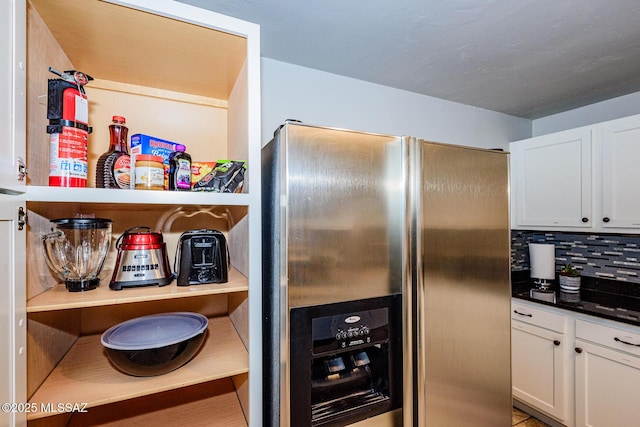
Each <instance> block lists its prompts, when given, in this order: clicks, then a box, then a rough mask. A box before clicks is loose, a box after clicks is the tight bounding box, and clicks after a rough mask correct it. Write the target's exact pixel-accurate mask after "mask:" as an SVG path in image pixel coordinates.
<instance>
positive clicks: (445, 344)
mask: <svg viewBox="0 0 640 427" xmlns="http://www.w3.org/2000/svg"><path fill="white" fill-rule="evenodd" d="M412 150H415V151H413V152H412V153H411V154H410V155H411V158H412V164H411V169H412V172H411V174H412V176H413V178H414V181H413V183H412V185H413V187H412V196H411V205H412V211H413V216H412V218H413V222H414V225H415V228H414V230H416V231H417V232H414V234H413V242H412V251H413V253H414V255H415V257H414V258H413V262H414V267H415V270H414V271H415V273H414V276H413V277H412V281H413V293H412V299H413V303H412V305H413V307H414V310H415V311H416V312H417V316H413V317H414V319H415V320H414V324H413V325H412V326H413V327H414V328H415V330H414V332H415V339H414V342H413V345H414V355H415V356H414V357H415V358H416V360H414V363H413V368H414V369H415V370H416V372H415V378H416V383H415V388H416V392H417V396H416V399H414V401H413V404H414V405H416V407H415V408H413V411H414V414H416V413H417V417H416V418H414V420H413V425H415V426H421V427H425V426H426V427H441V426H459V425H467V424H468V423H469V422H470V421H469V420H473V421H472V422H473V425H474V426H478V427H496V426H505V427H506V426H510V425H511V405H512V403H511V363H510V279H509V277H510V276H509V275H510V267H509V257H510V239H509V235H510V231H509V210H508V206H509V203H508V178H507V177H508V155H507V154H506V153H501V152H496V151H491V150H480V149H473V148H465V147H458V146H451V145H442V144H435V143H429V142H424V141H416V144H415V145H413V146H412ZM406 410H407V408H405V411H406Z"/></svg>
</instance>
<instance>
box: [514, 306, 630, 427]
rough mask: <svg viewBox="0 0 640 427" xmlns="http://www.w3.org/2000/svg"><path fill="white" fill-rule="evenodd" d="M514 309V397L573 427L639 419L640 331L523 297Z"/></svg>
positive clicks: (625, 423)
mask: <svg viewBox="0 0 640 427" xmlns="http://www.w3.org/2000/svg"><path fill="white" fill-rule="evenodd" d="M512 309H513V310H512V344H511V346H512V370H513V371H512V382H513V397H514V398H515V399H517V400H519V401H521V402H522V403H524V404H526V405H528V406H529V407H531V408H533V409H535V410H537V411H540V412H541V413H543V414H546V415H549V416H550V417H551V418H553V419H555V420H557V421H559V422H561V423H562V424H563V425H565V426H569V427H572V426H574V425H575V426H579V427H586V426H589V427H605V426H606V427H609V426H623V425H631V424H633V423H631V424H630V420H638V419H640V407H639V406H638V396H640V327H637V326H633V325H629V324H626V323H621V322H616V321H612V320H607V319H602V318H598V317H594V316H589V315H586V314H582V313H576V312H573V311H567V310H562V309H557V308H554V307H549V306H545V305H541V304H536V303H533V302H529V301H523V300H520V299H513V300H512ZM516 312H517V313H516ZM563 326H564V329H562V327H563ZM561 329H562V331H563V334H561V333H560V330H561ZM556 340H557V341H561V342H560V344H559V345H558V346H554V345H553V341H556ZM552 348H553V349H552ZM557 353H562V355H561V356H560V355H558V354H557ZM558 399H559V400H558ZM562 406H564V409H563V410H560V407H562Z"/></svg>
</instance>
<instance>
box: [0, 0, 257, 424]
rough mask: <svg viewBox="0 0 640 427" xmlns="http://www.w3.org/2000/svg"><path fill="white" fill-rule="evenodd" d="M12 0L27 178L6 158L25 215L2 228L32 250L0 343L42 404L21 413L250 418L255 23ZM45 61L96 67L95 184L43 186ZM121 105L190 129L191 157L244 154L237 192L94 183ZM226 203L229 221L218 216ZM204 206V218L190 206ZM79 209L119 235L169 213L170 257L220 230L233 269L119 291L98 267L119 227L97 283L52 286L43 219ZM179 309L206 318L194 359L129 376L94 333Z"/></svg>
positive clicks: (25, 252) (65, 417)
mask: <svg viewBox="0 0 640 427" xmlns="http://www.w3.org/2000/svg"><path fill="white" fill-rule="evenodd" d="M14 4H15V9H16V11H15V12H16V16H15V17H14V18H13V21H12V22H13V27H12V28H11V31H12V34H11V35H12V39H15V40H16V43H15V45H12V47H11V48H9V50H5V51H11V52H14V53H15V56H14V57H12V62H15V64H13V65H14V67H13V69H15V70H23V71H24V75H23V76H22V77H21V78H22V79H21V78H17V79H12V80H11V81H12V82H13V84H14V86H15V88H14V90H15V93H16V94H18V95H16V99H15V101H14V104H15V105H13V107H12V109H13V110H14V111H22V110H25V111H26V117H24V116H22V115H17V116H16V117H17V118H16V119H15V123H14V122H13V121H12V126H13V128H12V133H11V134H12V135H15V136H14V137H13V139H12V140H10V141H0V148H3V150H4V151H5V152H7V153H17V154H16V155H17V156H18V157H21V158H22V160H24V161H25V163H26V167H27V170H28V175H27V179H26V181H19V180H17V178H15V177H16V175H17V174H15V173H13V172H11V173H7V171H6V170H4V169H2V170H0V192H2V193H6V194H11V196H7V197H11V199H12V200H11V202H10V203H11V204H16V203H18V204H19V205H20V206H21V208H23V209H24V211H25V212H26V214H27V215H26V218H27V220H26V221H27V222H26V226H24V224H23V228H21V229H20V230H17V229H16V230H10V232H7V228H6V227H5V228H3V229H2V230H0V231H4V232H5V233H6V234H7V235H4V234H3V235H2V236H0V237H2V238H3V239H5V240H6V241H16V242H18V243H17V244H15V245H14V249H15V251H13V252H15V253H16V254H17V256H18V257H21V258H25V259H26V263H23V264H20V263H16V265H17V266H18V267H17V269H21V270H22V272H21V273H20V274H18V275H16V277H17V278H18V279H17V281H16V289H17V291H16V292H15V295H16V300H18V299H20V300H21V301H18V302H19V304H16V305H17V308H16V310H15V311H16V312H17V313H18V314H17V316H16V319H15V322H14V323H15V325H16V327H15V330H14V331H13V332H12V333H13V334H14V335H15V336H16V337H17V338H16V340H15V341H14V342H13V344H12V346H15V348H12V349H10V351H8V352H7V354H9V356H5V355H4V354H3V355H2V356H3V358H6V357H8V358H9V359H10V360H11V363H12V364H13V365H11V366H13V367H14V372H15V373H16V385H15V386H14V391H15V395H16V396H17V398H16V400H17V402H16V403H19V402H27V401H28V402H31V403H35V404H37V405H38V409H39V410H38V411H36V412H32V413H29V414H28V415H26V416H25V414H19V415H18V416H17V417H16V419H15V422H16V423H17V424H21V423H22V422H23V421H27V422H28V424H29V425H30V426H34V427H38V426H44V425H46V426H54V427H55V426H66V425H71V426H73V425H83V426H97V425H105V426H107V425H114V426H115V425H153V424H156V425H163V426H166V425H176V426H178V425H180V426H183V425H189V426H197V425H203V426H205V425H206V426H211V425H213V426H216V425H219V426H246V425H247V424H248V422H249V421H248V420H249V418H250V413H253V415H251V416H253V417H256V419H258V418H259V416H260V408H261V404H260V399H259V396H260V392H259V390H260V382H261V374H260V372H259V369H256V368H259V366H260V363H261V348H260V331H261V315H260V307H261V304H260V300H261V274H262V271H261V265H260V263H261V245H260V223H261V211H260V210H261V205H260V184H261V182H260V163H261V162H260V145H261V144H260V98H259V93H260V87H259V82H260V74H259V68H260V65H259V63H260V51H259V47H260V40H259V37H260V36H259V27H258V26H257V25H255V24H251V23H247V22H244V21H240V20H237V19H235V18H230V17H227V16H223V15H219V14H216V13H213V12H210V11H207V10H203V9H199V8H197V7H193V6H189V5H186V4H184V3H180V2H175V1H171V0H161V1H155V0H104V1H103V0H16V1H15V3H14ZM3 10H5V9H3ZM2 43H9V42H5V41H4V40H3V41H2ZM21 50H22V51H21ZM25 64H26V67H25ZM49 66H51V67H53V68H55V69H58V70H71V69H75V70H80V71H83V72H85V73H87V74H89V75H91V76H92V77H93V78H94V79H95V80H94V81H93V82H91V84H89V85H87V87H86V91H87V95H88V98H89V122H90V126H92V127H93V133H91V134H90V135H89V141H88V146H89V151H88V168H89V171H88V180H87V181H88V186H87V188H60V187H49V186H48V185H47V184H48V165H49V163H48V162H49V160H48V153H49V138H48V135H47V134H46V125H47V124H48V120H47V118H46V110H47V102H46V94H47V80H48V79H50V78H55V76H54V75H53V74H51V73H49V72H48V67H49ZM21 97H22V98H21ZM113 115H123V116H125V117H126V118H127V125H128V127H129V135H133V134H135V133H144V134H148V135H153V136H156V137H159V138H162V139H167V140H172V141H176V142H179V143H183V144H184V145H186V146H187V151H188V152H189V154H191V156H192V158H193V160H194V161H217V160H221V159H232V160H245V161H246V162H247V165H248V173H247V175H246V176H245V182H244V188H243V190H242V193H237V194H219V193H217V194H216V193H200V192H169V191H164V192H163V191H143V190H105V189H97V188H91V187H93V185H94V184H93V177H94V176H95V169H94V168H95V163H96V161H97V158H98V157H99V155H100V154H101V153H103V152H104V151H106V149H107V147H108V140H109V138H108V124H109V123H110V121H111V116H113ZM12 120H13V119H12ZM1 166H2V164H1V163H0V167H1ZM6 177H9V178H6ZM3 201H7V202H8V201H9V199H3ZM175 208H180V209H184V211H181V212H180V213H181V214H182V216H180V215H178V216H180V217H179V218H177V217H176V216H172V213H173V209H175ZM219 211H222V212H223V216H224V215H226V217H224V218H226V219H227V220H225V219H224V218H223V219H222V220H220V219H218V218H219V217H218V216H217V215H218V214H219ZM202 212H205V213H208V214H209V216H208V217H207V215H201V217H200V218H195V219H194V218H192V215H194V214H196V213H197V214H200V213H202ZM76 214H82V215H85V214H88V215H93V214H95V216H96V217H103V218H109V219H111V220H112V221H113V237H114V241H115V238H116V237H117V236H118V235H119V234H120V233H122V231H123V230H124V229H127V228H129V227H131V226H154V225H157V224H160V223H162V222H163V221H164V220H167V223H171V224H173V226H172V227H169V226H168V227H167V228H168V229H167V230H165V229H163V230H162V231H163V234H164V236H165V242H166V243H167V248H168V252H169V257H170V263H171V264H172V265H173V254H174V252H175V249H176V245H175V243H176V238H177V236H179V235H180V233H181V232H183V231H186V230H189V229H198V228H216V229H219V230H220V231H223V232H224V233H225V235H226V236H227V242H228V244H229V252H230V257H231V265H232V268H231V269H230V271H229V278H228V281H227V282H226V283H220V284H206V285H193V286H187V287H178V286H177V285H176V283H175V281H174V282H172V283H171V284H169V285H167V286H163V287H156V286H149V287H141V288H131V289H123V290H121V291H112V290H110V289H109V286H108V279H107V280H104V277H106V276H110V273H111V271H109V270H112V269H113V262H114V256H115V252H116V249H115V248H114V245H113V241H112V247H111V250H110V253H109V255H108V257H107V261H105V266H104V269H103V273H102V275H101V284H100V286H99V287H98V288H97V289H95V290H92V291H87V292H84V293H72V292H68V291H67V290H66V289H65V287H64V284H60V283H58V284H56V278H54V277H53V275H52V274H51V272H50V271H49V270H48V268H47V266H46V263H45V260H44V257H43V254H42V253H41V247H40V246H41V237H42V235H43V233H45V232H47V228H49V226H50V225H49V222H50V220H52V219H54V218H63V217H71V216H75V215H76ZM174 220H175V221H174ZM147 221H148V222H149V223H147ZM211 224H216V226H215V227H213V226H211ZM218 224H223V225H222V226H221V227H224V228H221V227H218V226H217V225H218ZM14 239H15V240H14ZM169 243H171V247H170V246H169ZM25 264H26V265H25ZM8 270H11V269H10V268H8ZM25 297H26V298H25ZM185 310H192V311H198V312H201V313H202V314H204V315H206V316H207V317H208V318H209V328H208V336H207V339H206V341H205V343H204V345H203V347H202V348H201V350H200V351H199V353H198V354H197V355H196V356H195V357H194V358H193V359H192V360H191V361H189V362H188V363H187V364H186V365H184V366H182V367H180V368H178V369H177V370H175V371H173V372H170V373H167V374H164V375H160V376H156V377H133V376H130V375H126V374H124V373H121V372H120V371H118V370H117V369H116V368H115V367H114V366H112V365H111V363H110V362H109V360H108V358H107V356H106V353H105V349H104V348H103V346H102V344H101V342H100V337H101V332H103V331H104V330H105V329H106V328H108V327H109V326H112V325H113V324H115V322H119V321H122V320H126V319H129V318H133V317H137V316H140V315H146V314H150V313H154V312H166V311H185ZM25 312H26V314H25ZM20 316H22V317H20ZM252 316H253V319H254V320H253V321H251V319H250V318H251V317H252ZM251 334H253V336H254V338H252V340H251V343H252V344H251V346H250V340H249V336H250V335H251ZM23 343H26V344H23ZM254 349H255V351H254ZM250 350H251V351H250ZM3 360H4V359H3ZM25 371H26V374H25ZM250 380H251V381H253V383H254V384H255V386H254V387H249V383H250ZM48 403H51V404H53V405H52V406H51V408H55V404H56V403H86V404H87V408H88V409H89V410H88V412H86V413H73V414H60V413H57V412H55V411H54V410H50V411H42V410H40V409H42V408H44V407H46V404H48ZM250 403H251V404H250ZM41 405H45V406H44V407H43V406H41ZM21 417H24V418H21Z"/></svg>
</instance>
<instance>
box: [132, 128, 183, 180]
mask: <svg viewBox="0 0 640 427" xmlns="http://www.w3.org/2000/svg"><path fill="white" fill-rule="evenodd" d="M179 145H182V144H178V143H177V142H173V141H167V140H166V139H160V138H156V137H154V136H149V135H144V134H141V133H137V134H135V135H132V136H131V152H130V154H131V174H132V176H135V175H134V174H135V164H136V154H152V155H154V156H160V157H162V159H163V161H164V189H165V190H168V189H169V156H170V155H171V153H173V152H174V151H176V147H177V146H179ZM131 185H132V187H131V188H134V186H135V180H134V179H132V180H131Z"/></svg>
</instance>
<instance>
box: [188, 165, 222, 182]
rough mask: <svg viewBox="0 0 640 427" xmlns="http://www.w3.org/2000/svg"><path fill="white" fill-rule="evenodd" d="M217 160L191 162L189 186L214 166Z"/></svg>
mask: <svg viewBox="0 0 640 427" xmlns="http://www.w3.org/2000/svg"><path fill="white" fill-rule="evenodd" d="M216 164H217V162H191V187H193V184H195V183H196V182H198V181H200V179H202V177H203V176H205V175H206V174H208V173H209V172H211V171H212V170H213V168H215V167H216Z"/></svg>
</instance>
